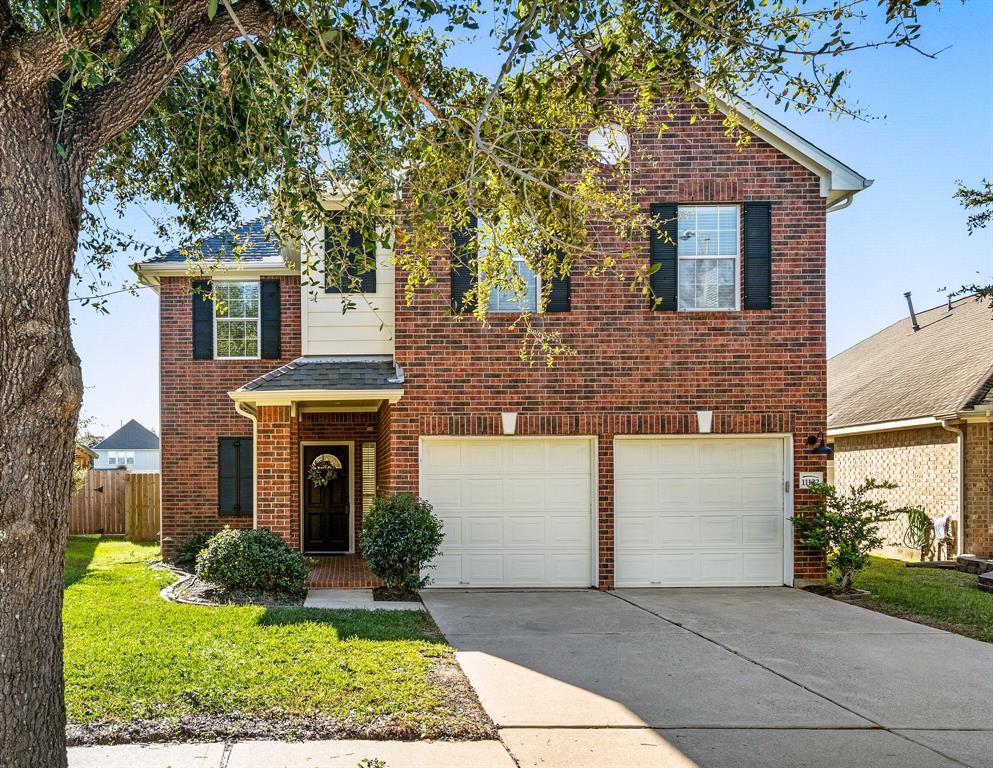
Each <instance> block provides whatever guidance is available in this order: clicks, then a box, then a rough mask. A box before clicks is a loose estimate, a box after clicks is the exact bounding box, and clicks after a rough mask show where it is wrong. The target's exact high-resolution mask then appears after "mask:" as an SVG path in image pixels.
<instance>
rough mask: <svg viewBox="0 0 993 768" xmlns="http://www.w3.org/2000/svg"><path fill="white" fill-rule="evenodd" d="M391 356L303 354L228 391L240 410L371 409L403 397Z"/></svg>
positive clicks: (400, 371)
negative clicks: (261, 408) (276, 408)
mask: <svg viewBox="0 0 993 768" xmlns="http://www.w3.org/2000/svg"><path fill="white" fill-rule="evenodd" d="M403 381H404V375H403V369H402V368H401V367H400V366H398V365H397V364H396V363H395V362H394V361H393V359H392V358H391V357H378V356H377V357H301V358H298V359H296V360H294V361H293V362H291V363H287V364H286V365H283V366H280V367H279V368H276V369H275V370H272V371H269V372H268V373H265V374H263V375H262V376H259V377H258V378H257V379H254V380H252V381H250V382H248V383H247V384H245V385H243V386H241V387H239V388H238V389H236V390H234V391H232V392H228V397H230V398H231V399H232V400H234V402H235V408H236V409H237V410H238V412H239V413H244V412H246V411H248V412H252V411H254V410H256V409H257V408H259V407H260V406H266V405H276V406H290V408H291V409H292V410H293V411H294V412H296V411H297V410H307V411H375V410H378V409H379V407H380V406H381V405H382V404H383V403H396V402H397V401H398V400H400V398H401V397H403Z"/></svg>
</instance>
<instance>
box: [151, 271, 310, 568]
mask: <svg viewBox="0 0 993 768" xmlns="http://www.w3.org/2000/svg"><path fill="white" fill-rule="evenodd" d="M280 299H281V305H282V312H283V322H282V327H281V332H280V351H281V353H282V359H281V360H194V359H193V332H192V322H193V319H192V318H193V315H192V307H191V294H190V281H189V280H188V279H186V278H179V277H164V278H162V280H161V288H160V291H159V328H160V331H159V332H160V338H161V341H160V345H161V347H160V350H159V379H160V382H159V410H160V424H161V444H162V544H163V550H164V551H165V554H166V555H168V554H169V553H170V552H171V551H172V549H173V548H174V547H175V546H176V545H178V544H181V543H182V542H183V540H184V539H185V538H187V537H188V536H189V535H190V534H192V533H195V532H197V531H216V530H219V529H220V528H222V527H223V526H225V525H230V526H231V527H232V528H250V527H251V526H252V518H251V517H228V516H225V517H218V515H217V440H218V438H220V437H251V436H252V424H251V422H250V421H249V420H248V419H246V418H245V417H243V416H240V415H238V414H237V413H236V412H235V410H234V403H233V402H232V401H231V398H230V397H228V394H227V393H228V392H229V391H231V390H234V389H237V388H238V387H240V386H241V385H242V384H244V383H245V382H247V381H251V380H252V379H254V378H256V377H257V376H261V375H262V374H263V373H265V372H266V371H271V370H272V369H273V368H275V367H277V366H279V365H282V364H283V363H286V362H289V361H290V360H293V359H295V358H297V357H299V356H300V280H299V278H296V277H281V278H280Z"/></svg>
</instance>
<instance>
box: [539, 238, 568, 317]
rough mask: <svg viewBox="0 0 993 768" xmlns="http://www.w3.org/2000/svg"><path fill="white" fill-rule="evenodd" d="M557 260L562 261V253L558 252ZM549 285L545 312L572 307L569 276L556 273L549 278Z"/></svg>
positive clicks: (565, 310)
mask: <svg viewBox="0 0 993 768" xmlns="http://www.w3.org/2000/svg"><path fill="white" fill-rule="evenodd" d="M557 255H558V260H559V262H561V261H562V253H561V251H559V252H558V254H557ZM550 282H551V287H550V288H549V291H548V303H547V304H546V305H545V311H546V312H568V311H569V310H570V309H572V295H571V294H572V286H571V282H572V281H571V280H570V276H569V275H566V276H565V277H561V276H560V275H558V274H556V275H555V276H554V277H553V278H552V279H551V281H550Z"/></svg>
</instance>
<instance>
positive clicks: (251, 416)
mask: <svg viewBox="0 0 993 768" xmlns="http://www.w3.org/2000/svg"><path fill="white" fill-rule="evenodd" d="M234 410H235V412H236V413H237V414H238V415H240V416H244V417H245V418H246V419H248V420H250V421H251V422H252V528H258V527H259V524H258V516H257V513H256V510H257V509H258V506H259V489H258V482H259V468H258V466H257V462H258V451H256V446H257V445H258V440H257V438H258V435H257V434H256V433H257V432H258V426H259V424H258V420H257V416H258V413H257V412H256V410H255V409H254V408H252V409H251V410H249V407H247V406H246V405H245V403H243V402H241V401H239V400H235V401H234Z"/></svg>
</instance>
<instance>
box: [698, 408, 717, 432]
mask: <svg viewBox="0 0 993 768" xmlns="http://www.w3.org/2000/svg"><path fill="white" fill-rule="evenodd" d="M713 425H714V412H713V411H697V412H696V427H697V429H698V430H699V432H700V434H702V435H706V434H708V433H709V432H710V430H711V427H713Z"/></svg>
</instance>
